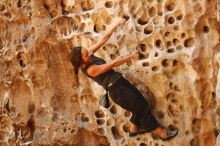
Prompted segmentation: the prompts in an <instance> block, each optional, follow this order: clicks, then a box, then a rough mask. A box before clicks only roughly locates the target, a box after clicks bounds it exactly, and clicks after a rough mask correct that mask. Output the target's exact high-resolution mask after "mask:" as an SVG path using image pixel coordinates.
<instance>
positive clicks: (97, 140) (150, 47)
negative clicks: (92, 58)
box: [0, 0, 220, 146]
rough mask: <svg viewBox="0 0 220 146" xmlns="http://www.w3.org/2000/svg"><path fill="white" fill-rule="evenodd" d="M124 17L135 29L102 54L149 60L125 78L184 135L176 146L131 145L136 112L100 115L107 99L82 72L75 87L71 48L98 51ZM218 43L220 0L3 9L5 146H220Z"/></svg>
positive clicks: (8, 1) (0, 103)
mask: <svg viewBox="0 0 220 146" xmlns="http://www.w3.org/2000/svg"><path fill="white" fill-rule="evenodd" d="M218 8H219V7H218ZM119 16H120V17H124V18H126V19H127V22H126V23H125V24H124V25H123V26H120V27H119V28H117V30H116V32H115V33H114V34H113V35H112V37H111V38H110V40H109V41H108V42H107V43H106V45H104V46H103V48H101V49H100V50H99V51H98V52H97V54H96V55H98V56H100V57H102V58H104V59H105V60H106V61H111V60H113V59H115V58H119V57H123V56H126V55H128V54H130V53H132V52H134V51H135V50H140V51H141V59H140V60H138V61H136V62H135V63H133V62H130V63H127V64H124V65H122V66H120V67H117V68H116V70H117V71H120V72H121V73H123V75H124V76H125V77H126V78H127V79H128V80H129V81H131V82H132V83H133V84H135V85H136V87H137V88H138V89H139V90H140V91H141V92H142V93H143V95H145V96H146V100H148V101H149V102H150V103H151V105H152V107H153V109H154V110H153V113H154V114H155V116H156V117H157V119H158V121H159V122H160V123H161V124H162V125H164V126H168V125H170V124H172V125H175V126H176V127H178V128H179V135H178V136H177V137H176V138H175V139H173V140H171V141H169V142H163V141H161V140H158V141H154V140H153V139H152V138H151V135H150V134H144V135H139V136H137V137H135V138H130V137H129V136H128V129H129V124H130V123H129V118H130V116H131V114H130V113H129V112H127V111H125V110H123V109H121V108H120V107H118V106H117V105H115V104H114V103H112V102H111V106H110V108H109V109H104V108H102V107H99V106H98V102H99V99H100V96H102V95H103V94H104V93H105V91H104V90H103V88H102V87H100V86H98V85H97V84H96V83H94V82H93V81H91V80H90V79H88V78H87V77H85V76H84V75H83V73H82V72H79V79H80V86H76V75H75V74H74V71H73V67H72V65H71V63H70V61H69V53H70V49H71V48H72V47H74V46H79V45H81V46H83V47H85V48H88V47H89V46H91V45H92V44H94V43H95V42H96V41H97V40H99V38H100V37H101V36H103V34H104V33H105V30H107V29H109V28H110V27H111V26H112V24H114V23H115V20H116V19H117V18H118V17H119ZM219 34H220V23H219V22H218V21H217V0H0V145H1V146H6V145H10V146H15V145H33V146H38V145H45V146H46V145H47V146H48V145H66V146H67V145H69V146H70V145H71V146H213V145H214V144H215V137H216V135H217V134H218V133H219V131H220V104H219V99H220V68H219V63H220V41H219V40H220V38H219ZM149 89H150V90H149ZM150 91H151V92H152V93H151V96H147V94H150Z"/></svg>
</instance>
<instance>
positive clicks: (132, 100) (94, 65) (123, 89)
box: [71, 18, 178, 141]
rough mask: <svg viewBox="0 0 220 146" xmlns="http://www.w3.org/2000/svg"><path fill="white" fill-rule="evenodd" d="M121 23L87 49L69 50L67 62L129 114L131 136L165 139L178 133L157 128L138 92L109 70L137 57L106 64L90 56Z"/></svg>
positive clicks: (148, 108) (166, 128) (165, 128)
mask: <svg viewBox="0 0 220 146" xmlns="http://www.w3.org/2000/svg"><path fill="white" fill-rule="evenodd" d="M123 23H125V20H124V19H123V18H120V19H118V20H117V22H116V23H115V24H114V25H113V27H112V28H110V29H109V30H108V31H107V32H106V34H105V35H104V36H103V37H102V38H101V39H100V40H99V41H98V42H97V43H96V44H94V45H93V46H91V47H90V48H88V49H85V48H82V47H75V48H73V49H72V50H71V62H72V65H73V67H74V69H75V73H76V74H77V73H78V69H79V68H80V67H82V71H83V73H84V74H85V75H86V76H88V77H89V78H91V79H92V80H93V81H95V82H97V83H98V84H99V85H101V86H103V87H104V89H105V90H106V91H107V93H108V95H109V96H110V97H111V99H112V101H113V102H115V103H116V104H117V105H119V106H120V107H122V108H124V109H125V110H127V111H130V112H131V113H132V116H131V119H130V122H131V127H130V133H129V135H130V136H131V137H133V136H136V135H137V134H143V133H146V132H148V133H149V132H151V134H152V136H153V138H155V139H162V140H164V141H165V140H169V139H171V138H173V137H175V136H176V135H177V133H178V130H177V129H176V128H174V127H163V126H161V125H160V124H159V123H158V122H157V120H156V119H155V117H154V116H153V115H152V114H151V111H150V107H149V104H148V102H147V101H146V100H145V98H144V96H143V95H142V94H141V93H140V91H139V90H138V89H137V88H136V87H135V86H134V85H133V84H131V83H130V82H129V81H128V80H126V79H125V78H124V77H123V76H122V74H121V73H119V72H116V71H114V70H113V69H112V68H113V67H116V66H119V65H121V64H123V63H126V62H129V61H131V60H136V59H138V54H137V53H134V54H132V55H129V56H127V57H124V58H121V59H115V60H113V61H111V62H108V63H106V62H105V61H104V60H103V59H101V58H99V57H96V56H95V55H93V53H95V52H96V51H97V50H98V49H99V48H100V47H101V46H102V45H103V44H105V42H106V41H107V40H108V39H109V38H110V36H111V35H112V33H113V32H114V30H115V29H116V27H117V26H119V25H122V24H123Z"/></svg>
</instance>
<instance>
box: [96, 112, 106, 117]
mask: <svg viewBox="0 0 220 146" xmlns="http://www.w3.org/2000/svg"><path fill="white" fill-rule="evenodd" d="M95 116H96V117H97V118H103V117H105V114H104V112H103V111H100V110H98V111H95Z"/></svg>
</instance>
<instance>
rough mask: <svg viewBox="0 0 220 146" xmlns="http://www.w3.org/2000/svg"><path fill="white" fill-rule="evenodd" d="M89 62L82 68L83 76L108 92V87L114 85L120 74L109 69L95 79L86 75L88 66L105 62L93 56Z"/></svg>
mask: <svg viewBox="0 0 220 146" xmlns="http://www.w3.org/2000/svg"><path fill="white" fill-rule="evenodd" d="M90 58H91V62H90V63H89V64H87V65H86V66H85V67H83V68H82V71H83V73H84V74H85V75H87V76H88V77H90V78H91V79H92V80H94V81H95V82H97V83H98V84H99V85H101V86H103V87H104V89H105V90H108V87H109V86H110V85H112V84H113V83H115V82H116V81H117V80H118V79H119V78H120V77H122V74H121V73H119V72H116V71H115V70H114V69H110V70H109V71H107V72H105V73H102V74H100V75H98V76H97V77H91V76H89V75H88V73H87V69H88V67H89V66H90V65H92V64H97V65H100V64H105V63H106V61H105V60H103V59H102V58H99V57H97V56H95V55H93V54H92V55H91V56H90Z"/></svg>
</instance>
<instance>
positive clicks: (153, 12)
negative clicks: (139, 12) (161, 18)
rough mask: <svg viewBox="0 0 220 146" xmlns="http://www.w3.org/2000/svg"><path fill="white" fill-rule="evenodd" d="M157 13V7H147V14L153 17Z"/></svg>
mask: <svg viewBox="0 0 220 146" xmlns="http://www.w3.org/2000/svg"><path fill="white" fill-rule="evenodd" d="M156 14H157V9H156V8H155V7H151V8H150V9H149V16H150V17H154V16H155V15H156Z"/></svg>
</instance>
